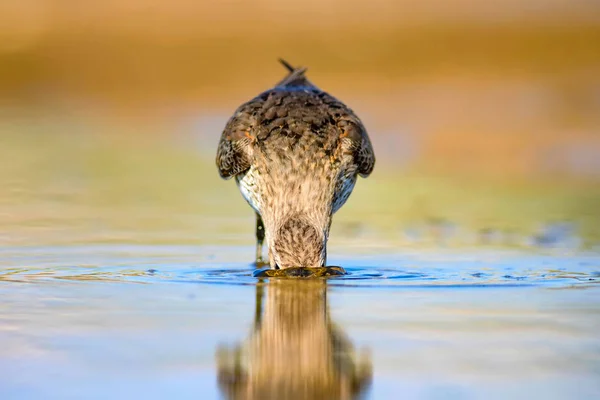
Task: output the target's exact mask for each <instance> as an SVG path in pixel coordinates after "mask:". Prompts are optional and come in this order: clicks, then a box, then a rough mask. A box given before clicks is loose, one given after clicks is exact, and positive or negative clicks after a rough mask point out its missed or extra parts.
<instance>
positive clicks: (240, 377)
mask: <svg viewBox="0 0 600 400" xmlns="http://www.w3.org/2000/svg"><path fill="white" fill-rule="evenodd" d="M265 295H266V296H265ZM326 295H327V282H326V281H324V280H291V279H272V280H270V281H268V282H261V283H259V284H258V285H257V287H256V314H255V320H254V327H253V329H252V332H251V334H250V335H249V337H248V339H247V340H246V341H244V342H242V343H240V344H237V345H235V346H234V347H231V348H228V347H221V348H220V349H219V350H218V351H217V363H218V379H219V387H220V390H221V392H222V394H223V395H224V396H225V398H228V399H261V400H262V399H266V400H268V399H358V398H361V397H362V395H363V394H364V393H365V391H366V389H367V388H368V386H369V384H370V382H371V375H372V372H371V371H372V369H371V361H370V358H369V357H368V356H367V354H366V353H365V352H363V354H362V355H360V356H358V355H357V354H356V352H355V349H354V346H353V345H352V343H351V342H350V340H349V339H348V338H347V336H346V335H345V334H344V333H343V332H342V331H341V330H340V328H339V327H337V326H336V325H335V324H334V323H332V321H331V318H330V315H329V307H328V306H327V296H326ZM265 297H266V299H264V298H265Z"/></svg>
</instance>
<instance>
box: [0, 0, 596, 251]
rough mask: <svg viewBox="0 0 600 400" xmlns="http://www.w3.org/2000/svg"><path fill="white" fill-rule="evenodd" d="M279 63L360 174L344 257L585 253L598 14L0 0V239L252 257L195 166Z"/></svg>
mask: <svg viewBox="0 0 600 400" xmlns="http://www.w3.org/2000/svg"><path fill="white" fill-rule="evenodd" d="M278 57H283V58H285V59H287V60H288V61H289V62H290V63H292V64H294V65H302V66H306V67H308V68H309V72H308V74H309V78H310V79H311V80H312V81H313V82H314V83H315V84H316V85H317V86H319V87H320V88H322V89H324V90H326V91H328V92H330V93H332V94H333V95H334V96H336V97H338V98H340V99H342V100H343V101H344V102H346V103H347V104H348V105H349V106H350V107H352V108H353V109H354V110H355V111H356V112H357V113H358V115H359V116H361V118H362V119H363V121H364V122H365V124H366V126H367V128H368V130H369V133H370V136H371V139H372V141H373V144H374V147H375V152H376V155H377V156H378V164H377V166H376V170H375V173H374V174H373V176H372V177H371V178H369V179H368V180H365V181H361V182H359V183H358V185H357V188H356V191H355V194H354V195H353V197H352V198H351V200H350V202H349V204H348V205H347V206H346V207H345V208H344V209H342V211H340V213H339V217H337V219H336V220H337V221H339V222H336V223H334V233H332V239H333V240H339V244H340V245H342V244H348V243H352V244H353V245H355V244H356V243H369V244H370V246H372V244H373V243H378V244H381V243H388V244H391V245H393V246H396V245H399V244H402V245H407V244H419V243H425V242H427V243H436V244H444V245H445V244H449V243H453V241H454V242H456V243H455V244H457V243H458V244H485V245H518V246H524V245H525V246H529V245H532V244H533V245H540V246H553V247H554V246H559V247H561V248H573V247H577V248H579V247H590V246H591V247H594V246H597V243H599V242H600V206H599V205H600V72H599V71H600V2H598V1H596V0H529V1H526V2H525V1H522V0H505V1H502V2H496V3H490V2H487V1H479V0H453V1H441V0H419V1H417V0H395V1H392V0H371V1H357V0H343V1H342V0H319V1H316V0H304V1H301V2H279V1H273V0H261V1H241V0H240V1H221V2H208V1H199V0H194V1H192V0H171V1H165V0H119V1H116V0H106V1H103V2H81V1H75V0H3V1H2V2H1V3H0V240H2V241H3V242H4V243H14V244H39V243H73V242H75V243H79V242H94V243H96V242H106V241H108V242H111V241H112V242H119V243H121V242H139V241H142V242H145V243H146V242H160V243H171V242H176V243H182V242H192V243H205V242H208V243H215V242H217V243H221V242H236V243H238V242H239V243H246V244H251V243H252V213H251V210H250V209H249V208H248V207H247V206H246V205H245V204H244V202H243V200H242V198H241V196H240V195H239V194H237V193H235V192H236V191H237V190H236V188H235V185H234V184H233V183H232V182H222V181H220V180H219V179H218V177H217V172H216V168H215V167H214V161H213V160H214V154H215V151H216V144H217V142H218V139H219V136H220V133H221V130H222V128H223V126H224V125H225V122H226V120H227V119H228V117H229V116H230V115H231V114H232V112H233V111H234V110H235V108H236V107H237V106H239V105H240V104H241V103H242V102H244V101H246V100H248V99H250V98H252V97H254V96H255V95H256V94H258V93H260V92H261V91H263V90H265V89H267V88H269V87H270V86H271V85H273V84H274V83H275V82H277V81H278V80H279V79H281V78H282V77H283V76H284V75H285V71H284V69H283V68H282V67H281V65H279V64H278V63H277V58H278ZM365 221H368V222H365ZM335 230H337V233H335ZM336 238H338V239H336Z"/></svg>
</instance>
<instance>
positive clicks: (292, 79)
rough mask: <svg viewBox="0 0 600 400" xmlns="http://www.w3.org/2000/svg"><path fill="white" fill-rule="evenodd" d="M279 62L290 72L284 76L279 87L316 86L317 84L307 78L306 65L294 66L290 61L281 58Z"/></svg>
mask: <svg viewBox="0 0 600 400" xmlns="http://www.w3.org/2000/svg"><path fill="white" fill-rule="evenodd" d="M279 62H280V63H281V64H282V65H283V66H284V67H285V68H286V69H287V70H288V72H289V74H288V75H287V76H286V77H285V78H283V80H282V81H280V82H279V83H278V84H277V85H276V86H277V87H302V86H305V87H314V88H316V86H315V85H313V84H312V83H310V81H309V80H308V79H307V78H306V76H305V73H306V70H307V68H306V67H297V68H296V67H293V66H292V65H291V64H290V63H288V62H287V61H285V60H284V59H282V58H280V59H279Z"/></svg>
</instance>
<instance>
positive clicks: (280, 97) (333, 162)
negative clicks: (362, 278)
mask: <svg viewBox="0 0 600 400" xmlns="http://www.w3.org/2000/svg"><path fill="white" fill-rule="evenodd" d="M280 61H281V63H282V64H283V65H284V66H285V67H286V68H287V69H288V71H289V74H288V75H287V76H286V77H285V78H284V79H283V80H282V81H281V82H279V83H278V84H277V85H275V87H273V88H272V89H269V90H267V91H266V92H263V93H262V94H260V95H258V96H257V97H255V98H254V99H252V100H250V101H248V102H247V103H244V104H242V105H241V106H240V107H239V108H238V109H237V110H236V111H235V113H234V114H233V116H232V117H231V118H230V119H229V121H228V122H227V125H226V126H225V129H224V131H223V133H222V135H221V140H220V142H219V146H218V150H217V158H216V162H217V167H218V169H219V174H220V175H221V177H222V178H224V179H229V178H231V177H235V180H236V183H237V185H238V187H239V189H240V191H241V192H242V195H243V196H244V198H245V199H246V201H247V202H248V203H249V204H250V206H251V207H252V208H253V209H254V211H256V239H257V246H256V262H257V265H262V264H263V259H262V245H263V241H264V240H265V239H266V241H267V246H268V250H269V261H268V263H269V265H270V267H271V268H273V269H280V268H281V269H284V268H291V267H293V268H316V267H323V266H325V262H326V258H327V249H326V246H327V239H328V237H329V229H330V227H331V218H332V215H333V213H335V212H336V211H337V210H339V209H340V207H342V205H344V203H345V202H346V200H347V199H348V197H349V196H350V193H351V192H352V189H353V188H354V184H355V183H356V178H357V175H361V176H362V177H367V176H368V175H369V174H370V173H371V171H372V170H373V166H374V164H375V155H374V154H373V148H372V147H371V142H370V141H369V137H368V135H367V132H366V130H365V128H364V126H363V124H362V122H361V121H360V119H359V118H358V117H357V116H356V115H355V114H354V113H353V112H352V110H350V109H349V108H348V107H347V106H346V105H344V104H343V103H342V102H340V101H339V100H337V99H336V98H334V97H332V96H330V95H329V94H328V93H326V92H324V91H322V90H320V89H319V88H317V87H316V86H315V85H313V84H312V83H311V82H309V81H308V79H307V78H306V76H305V73H306V68H294V67H292V66H291V65H290V64H288V63H287V62H285V61H283V60H280Z"/></svg>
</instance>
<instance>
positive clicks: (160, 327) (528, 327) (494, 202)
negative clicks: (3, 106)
mask: <svg viewBox="0 0 600 400" xmlns="http://www.w3.org/2000/svg"><path fill="white" fill-rule="evenodd" d="M33 138H35V143H37V144H40V145H39V146H32V145H31V144H32V141H33ZM41 144H44V146H41ZM0 155H1V156H2V157H0V188H1V189H2V191H0V205H1V209H0V299H1V301H0V344H2V346H0V399H2V400H4V399H105V398H147V399H154V398H156V399H160V398H178V399H179V398H184V399H185V398H201V399H213V398H240V399H250V398H256V399H268V398H276V399H286V398H291V399H294V398H306V399H317V398H323V399H335V398H340V399H344V398H353V397H354V398H357V397H361V396H362V397H365V398H369V399H397V398H418V399H480V398H483V399H506V398H511V399H512V398H516V399H518V398H520V399H530V398H545V399H571V398H596V397H599V396H600V335H599V334H598V332H600V285H599V283H600V253H599V251H598V249H599V247H598V242H599V238H600V235H599V233H600V231H598V227H599V226H600V225H599V224H598V221H599V216H598V215H599V214H598V212H599V211H598V207H597V204H598V201H599V199H600V192H598V187H597V185H596V184H590V185H587V184H585V185H584V184H580V183H577V184H571V183H568V182H567V183H559V182H556V183H555V182H552V185H547V184H545V183H543V182H542V183H540V182H522V183H519V184H515V183H513V182H512V181H511V182H510V184H506V183H491V182H489V181H488V180H484V181H481V182H476V181H469V180H467V181H465V180H455V181H453V180H451V179H438V178H432V177H428V176H419V175H415V176H411V175H401V174H400V175H398V176H395V175H394V176H392V175H390V176H387V177H386V176H377V171H376V173H375V174H374V176H373V177H372V178H369V179H368V180H365V181H360V182H359V183H358V185H357V188H356V189H355V193H353V196H352V198H351V199H350V201H349V203H348V205H346V206H345V207H344V208H343V209H342V210H341V211H340V213H338V215H336V217H335V219H334V224H333V230H332V234H331V241H330V246H329V250H330V254H329V257H328V262H329V264H330V265H339V266H342V267H343V268H345V269H346V271H347V272H348V274H347V275H345V276H341V277H332V278H329V279H327V280H318V279H317V280H302V279H296V280H281V279H279V280H278V279H271V280H260V279H257V278H255V277H253V275H252V273H253V271H254V265H253V264H252V263H251V262H250V261H251V259H252V257H253V254H254V248H253V240H254V239H253V236H252V232H253V225H252V224H253V215H252V212H251V211H250V209H249V208H248V207H247V205H246V204H244V202H243V200H242V199H241V196H240V195H239V194H238V193H236V189H235V187H234V185H233V184H231V182H222V181H221V180H219V179H218V177H217V175H216V172H215V171H214V169H213V168H214V166H213V165H209V164H208V163H207V161H206V160H204V159H203V160H199V159H197V154H195V153H193V152H189V151H187V150H183V149H181V148H178V147H176V146H174V147H172V148H171V147H168V146H163V144H162V143H158V144H149V143H144V144H143V146H142V144H140V143H139V142H135V143H133V145H132V144H124V143H121V142H118V144H116V145H115V144H110V143H107V142H104V141H103V140H100V139H92V138H89V137H88V138H85V139H81V138H78V139H76V138H61V137H60V136H56V137H52V140H50V139H48V138H47V137H45V136H35V137H34V136H27V135H15V136H14V137H13V138H12V141H7V142H5V143H4V146H2V147H0ZM66 155H68V156H66ZM207 165H209V166H207Z"/></svg>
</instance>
